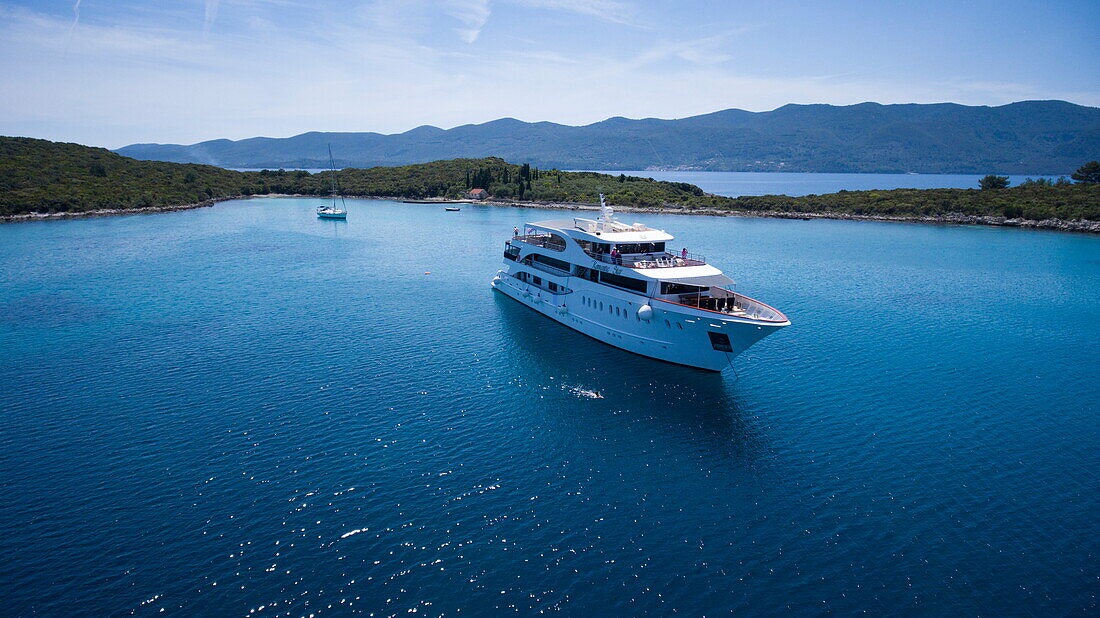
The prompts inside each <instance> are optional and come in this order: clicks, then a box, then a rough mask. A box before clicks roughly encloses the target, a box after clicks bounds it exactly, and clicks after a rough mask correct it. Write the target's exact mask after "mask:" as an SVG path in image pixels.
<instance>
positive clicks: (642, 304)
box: [491, 196, 790, 371]
mask: <svg viewBox="0 0 1100 618" xmlns="http://www.w3.org/2000/svg"><path fill="white" fill-rule="evenodd" d="M602 201H603V198H602V196H601V202H602ZM517 232H519V231H518V230H517ZM672 240H673V237H672V236H671V235H669V234H667V233H665V232H663V231H661V230H654V229H650V228H648V227H646V226H644V225H642V224H640V223H635V224H633V225H627V224H625V223H621V222H619V221H617V220H615V217H614V215H613V213H612V210H611V208H610V207H608V206H606V205H604V206H603V208H602V209H601V214H600V216H599V218H598V219H596V220H592V219H581V218H576V219H561V220H552V221H540V222H537V223H529V224H527V225H526V226H525V229H524V230H522V232H520V233H516V234H515V235H514V236H513V238H512V240H510V241H508V242H507V243H505V247H504V267H503V268H501V269H500V271H499V272H498V273H497V275H496V277H494V278H493V281H492V284H491V285H492V287H493V288H494V289H496V290H498V291H500V292H502V293H504V294H507V295H508V296H510V297H512V298H514V299H516V300H518V301H519V302H521V303H523V304H525V305H527V306H529V307H531V308H533V309H536V310H538V311H540V312H542V313H543V314H545V315H547V316H548V317H551V318H553V319H555V320H557V321H558V322H561V323H562V324H565V325H566V326H569V327H570V328H573V329H576V330H578V331H580V332H582V333H584V334H586V335H588V336H590V337H593V338H595V339H599V340H600V341H603V342H604V343H609V344H611V345H613V346H616V347H619V348H622V349H624V350H629V351H631V352H635V353H637V354H641V355H644V356H651V357H653V358H658V359H661V360H665V361H669V362H673V363H678V364H681V365H688V366H691V367H698V368H700V369H709V370H711V371H721V370H722V369H723V368H725V367H726V366H727V365H729V363H730V361H732V360H733V358H734V357H735V356H737V355H738V354H740V353H741V352H744V351H745V350H746V349H748V347H749V346H751V345H752V344H754V343H756V342H757V341H759V340H760V339H763V338H764V337H766V336H768V335H769V334H771V333H773V332H775V331H776V330H778V329H780V328H782V327H784V326H788V325H789V324H790V321H789V320H788V319H787V317H786V316H784V315H783V314H782V313H780V312H779V311H777V310H775V309H773V308H771V307H769V306H767V305H765V304H764V303H761V302H759V301H756V300H753V299H751V298H748V297H747V296H742V295H741V294H737V293H735V292H733V291H732V290H731V289H730V287H732V284H733V280H732V279H730V278H729V277H727V276H726V275H724V274H722V271H720V270H719V269H717V268H715V267H714V266H711V265H709V264H707V263H706V260H705V259H703V257H702V256H698V255H692V254H689V253H686V252H685V251H675V250H670V249H673V247H671V245H670V242H671V241H672Z"/></svg>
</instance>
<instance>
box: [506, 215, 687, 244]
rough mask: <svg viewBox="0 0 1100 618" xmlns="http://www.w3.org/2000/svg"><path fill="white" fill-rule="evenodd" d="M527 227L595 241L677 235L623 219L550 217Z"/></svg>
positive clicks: (660, 237) (650, 240)
mask: <svg viewBox="0 0 1100 618" xmlns="http://www.w3.org/2000/svg"><path fill="white" fill-rule="evenodd" d="M527 227H531V228H542V229H546V230H554V231H557V232H561V233H562V234H566V235H568V236H570V237H572V238H576V239H578V240H589V241H593V242H654V241H667V240H675V238H676V237H675V236H673V235H671V234H669V233H668V232H665V231H663V230H655V229H653V228H651V227H648V226H646V225H645V224H643V223H634V224H630V225H628V224H626V223H623V222H621V221H615V220H611V221H598V220H594V219H584V218H580V217H577V218H575V219H550V220H548V221H536V222H535V223H528V224H527Z"/></svg>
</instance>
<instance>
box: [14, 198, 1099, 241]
mask: <svg viewBox="0 0 1100 618" xmlns="http://www.w3.org/2000/svg"><path fill="white" fill-rule="evenodd" d="M264 197H317V196H315V195H291V194H282V193H272V194H266V195H233V196H227V197H215V198H211V199H208V200H203V201H201V202H196V203H194V204H181V205H178V206H151V207H149V208H130V209H124V208H111V209H101V210H89V211H86V212H55V213H26V214H21V215H7V216H3V217H0V223H19V222H23V221H59V220H65V219H78V218H84V217H111V216H117V215H141V214H155V213H162V212H174V211H177V210H191V209H194V208H207V207H210V206H213V205H214V204H217V203H218V202H227V201H232V200H240V199H251V198H264ZM344 197H346V198H348V199H374V200H401V199H402V198H397V197H387V196H378V195H347V196H344ZM435 202H436V201H435V200H424V201H423V203H435ZM438 203H440V204H446V203H448V202H447V201H444V200H438ZM470 203H474V204H481V205H486V206H498V207H505V208H538V209H544V210H578V211H598V210H599V206H598V205H596V204H588V203H584V202H527V201H512V200H494V199H490V200H485V201H482V202H470ZM615 210H616V211H618V212H630V213H651V214H653V213H656V214H662V215H709V216H716V217H756V218H768V219H803V220H805V219H837V220H841V221H887V222H892V223H933V224H941V225H989V226H997V227H1018V228H1026V229H1037V230H1056V231H1061V232H1084V233H1092V234H1100V221H1087V220H1079V221H1063V220H1061V219H1044V220H1042V221H1035V220H1032V219H1009V218H1006V217H994V216H977V215H965V214H962V213H947V214H944V215H936V216H932V217H905V216H886V215H853V214H848V213H830V212H818V213H803V212H785V211H744V210H716V209H707V208H684V207H679V206H674V205H668V204H666V205H665V206H661V207H658V208H637V207H630V206H623V207H616V208H615Z"/></svg>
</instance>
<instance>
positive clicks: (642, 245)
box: [615, 242, 665, 253]
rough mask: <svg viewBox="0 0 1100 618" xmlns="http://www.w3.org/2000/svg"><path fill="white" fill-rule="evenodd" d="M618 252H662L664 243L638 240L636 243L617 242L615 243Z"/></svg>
mask: <svg viewBox="0 0 1100 618" xmlns="http://www.w3.org/2000/svg"><path fill="white" fill-rule="evenodd" d="M615 247H616V248H617V249H618V250H619V252H620V253H664V252H665V243H663V242H638V243H619V244H617V245H615Z"/></svg>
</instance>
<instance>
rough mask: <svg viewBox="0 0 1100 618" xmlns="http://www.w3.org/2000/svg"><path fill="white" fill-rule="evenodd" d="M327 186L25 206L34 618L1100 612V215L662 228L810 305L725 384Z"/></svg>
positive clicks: (18, 441)
mask: <svg viewBox="0 0 1100 618" xmlns="http://www.w3.org/2000/svg"><path fill="white" fill-rule="evenodd" d="M315 204H316V202H315V201H311V200H307V199H282V200H279V199H256V200H250V201H240V202H230V203H223V204H220V205H218V206H216V207H214V208H205V209H199V210H192V211H186V212H177V213H167V214H158V215H138V216H126V217H113V218H102V219H87V220H77V221H66V222H48V223H23V224H15V225H4V226H0V361H2V363H0V409H2V410H3V413H2V415H0V487H2V489H3V508H2V510H0V552H2V555H3V560H2V561H0V597H2V598H3V599H4V610H3V613H4V614H7V615H28V614H34V613H41V614H47V615H57V614H71V613H79V614H91V615H128V614H131V613H133V614H138V615H153V614H157V613H159V612H160V611H162V610H165V611H166V612H170V613H177V614H181V615H212V614H217V615H246V614H250V613H251V612H252V611H253V610H255V611H256V612H257V614H258V613H259V612H261V611H262V612H263V615H294V616H298V615H308V614H318V615H323V614H346V613H350V612H364V613H374V614H375V615H402V616H403V615H406V614H407V613H408V612H411V611H414V610H415V611H416V612H417V613H418V614H423V615H439V614H446V615H455V614H456V613H459V610H461V614H462V615H466V614H474V615H478V614H511V613H514V612H518V613H520V614H530V613H535V612H544V611H545V612H550V611H557V612H561V613H563V614H565V615H571V616H592V615H623V614H647V615H661V616H664V615H670V614H672V613H674V612H675V613H676V614H677V615H686V616H695V615H703V614H706V615H713V614H723V613H726V612H736V613H743V614H750V615H774V614H778V613H787V612H792V613H800V614H802V613H806V614H824V613H830V612H835V613H838V614H842V615H843V614H848V613H852V612H856V611H861V610H866V611H870V612H874V613H922V614H927V615H944V614H949V615H976V614H981V615H1003V614H1036V615H1062V614H1070V613H1081V614H1087V613H1092V614H1095V613H1096V612H1097V609H1098V608H1097V593H1098V592H1097V591H1098V590H1100V567H1098V565H1100V518H1098V517H1097V513H1098V512H1100V500H1098V498H1100V487H1098V484H1097V482H1098V481H1097V479H1100V456H1098V452H1100V451H1098V447H1100V428H1098V423H1097V419H1098V413H1100V283H1098V282H1100V238H1098V237H1096V236H1088V235H1083V234H1082V235H1074V234H1061V233H1053V232H1035V231H1023V230H1011V229H992V228H982V227H936V226H929V225H905V224H889V223H873V222H839V221H824V220H822V221H785V220H768V219H735V218H725V219H724V218H708V217H676V216H652V217H646V221H647V222H649V223H651V224H653V225H654V226H656V227H662V228H666V229H668V230H670V231H671V232H673V233H675V234H677V235H679V237H680V238H681V239H683V241H684V244H685V245H686V246H687V247H688V248H689V250H691V251H693V252H699V253H702V254H705V255H707V256H709V258H710V259H711V261H712V262H715V263H717V264H719V265H720V266H722V267H724V268H725V269H726V270H727V272H729V273H731V274H732V275H733V276H734V277H735V278H736V279H738V282H739V283H738V290H740V291H743V292H745V293H747V294H750V295H752V296H755V297H758V298H760V299H762V300H764V301H765V302H768V303H770V304H774V305H775V306H776V307H778V308H780V309H781V310H783V311H784V312H786V313H787V314H788V315H789V316H790V317H791V319H792V321H793V325H792V326H791V327H789V328H787V329H784V330H783V331H781V332H779V333H778V334H776V335H773V336H771V337H769V338H767V339H765V340H764V341H762V342H761V343H759V344H758V345H756V346H755V347H753V348H752V349H751V350H750V351H749V352H748V353H746V354H745V355H743V356H741V357H740V358H739V359H738V362H737V364H736V373H735V372H733V371H729V370H727V371H726V372H724V373H722V374H710V373H704V372H699V371H696V370H691V369H686V368H681V367H677V366H674V365H669V364H665V363H660V362H657V361H652V360H649V359H646V358H642V357H639V356H634V355H631V354H628V353H626V352H622V351H619V350H617V349H615V348H611V347H608V346H605V345H603V344H600V343H598V342H596V341H594V340H591V339H588V338H586V337H584V336H582V335H580V334H577V333H575V332H573V331H570V330H568V329H566V328H564V327H562V326H559V325H558V324H556V323H554V322H551V321H550V320H548V319H546V318H545V317H542V316H540V315H537V314H535V313H534V312H532V311H531V310H529V309H527V308H525V307H523V306H521V305H519V304H518V303H516V302H514V301H512V300H510V299H508V298H505V297H503V296H501V295H498V294H494V293H493V292H492V291H491V290H490V289H489V287H488V281H489V279H490V278H491V277H492V275H493V273H494V271H495V270H496V269H497V268H498V265H499V262H500V253H501V247H502V242H503V241H504V240H505V239H506V238H507V237H508V236H509V235H510V231H511V229H512V226H513V225H520V224H522V223H523V222H525V221H528V220H539V219H544V218H550V217H552V216H555V214H557V213H551V212H547V211H532V210H522V209H506V208H493V207H481V206H464V207H463V210H462V212H460V213H445V212H444V211H443V209H442V208H440V207H438V206H425V205H414V204H398V203H394V202H388V201H349V203H348V205H349V210H350V214H349V217H348V221H347V222H346V223H338V222H325V221H319V220H317V219H316V217H315V216H314V213H313V208H314V206H315ZM627 218H628V220H630V221H633V220H634V219H635V218H636V215H627ZM429 273H430V274H429ZM591 391H599V392H601V393H602V394H603V395H604V398H602V399H594V398H590V396H589V393H590V392H591Z"/></svg>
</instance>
